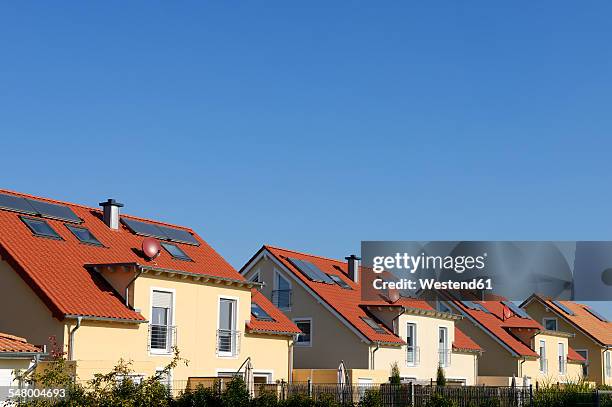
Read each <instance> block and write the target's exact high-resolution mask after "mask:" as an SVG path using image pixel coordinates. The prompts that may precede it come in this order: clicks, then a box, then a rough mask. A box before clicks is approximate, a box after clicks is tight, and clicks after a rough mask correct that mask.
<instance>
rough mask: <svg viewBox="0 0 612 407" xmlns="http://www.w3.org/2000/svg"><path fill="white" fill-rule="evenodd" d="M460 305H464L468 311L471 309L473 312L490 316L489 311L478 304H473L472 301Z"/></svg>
mask: <svg viewBox="0 0 612 407" xmlns="http://www.w3.org/2000/svg"><path fill="white" fill-rule="evenodd" d="M461 303H462V304H463V305H465V306H466V307H468V308H469V309H473V310H476V311H482V312H486V313H487V314H490V312H489V310H488V309H486V308H485V306H484V305H482V304H478V303H477V302H474V301H461Z"/></svg>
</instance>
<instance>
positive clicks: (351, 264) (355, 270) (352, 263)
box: [345, 254, 361, 284]
mask: <svg viewBox="0 0 612 407" xmlns="http://www.w3.org/2000/svg"><path fill="white" fill-rule="evenodd" d="M345 259H346V261H347V262H348V276H349V278H350V279H351V280H353V281H354V282H355V283H357V284H358V283H359V260H361V257H357V256H355V255H354V254H351V255H350V256H348V257H345Z"/></svg>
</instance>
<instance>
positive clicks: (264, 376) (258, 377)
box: [253, 372, 272, 385]
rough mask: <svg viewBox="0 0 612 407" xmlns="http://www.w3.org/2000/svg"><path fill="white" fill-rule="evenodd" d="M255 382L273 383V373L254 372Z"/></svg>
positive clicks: (256, 383)
mask: <svg viewBox="0 0 612 407" xmlns="http://www.w3.org/2000/svg"><path fill="white" fill-rule="evenodd" d="M253 383H254V384H255V385H258V384H269V383H272V373H265V372H253Z"/></svg>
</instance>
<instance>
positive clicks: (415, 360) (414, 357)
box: [406, 346, 421, 366]
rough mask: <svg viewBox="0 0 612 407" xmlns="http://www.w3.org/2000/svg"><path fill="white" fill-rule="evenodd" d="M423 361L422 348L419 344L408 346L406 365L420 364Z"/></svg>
mask: <svg viewBox="0 0 612 407" xmlns="http://www.w3.org/2000/svg"><path fill="white" fill-rule="evenodd" d="M420 362H421V349H420V348H419V347H418V346H407V347H406V366H418V365H419V363H420Z"/></svg>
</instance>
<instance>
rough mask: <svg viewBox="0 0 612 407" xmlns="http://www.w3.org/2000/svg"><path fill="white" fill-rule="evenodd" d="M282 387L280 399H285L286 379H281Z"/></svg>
mask: <svg viewBox="0 0 612 407" xmlns="http://www.w3.org/2000/svg"><path fill="white" fill-rule="evenodd" d="M280 387H281V391H280V399H281V400H282V401H284V400H285V379H281V382H280Z"/></svg>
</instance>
